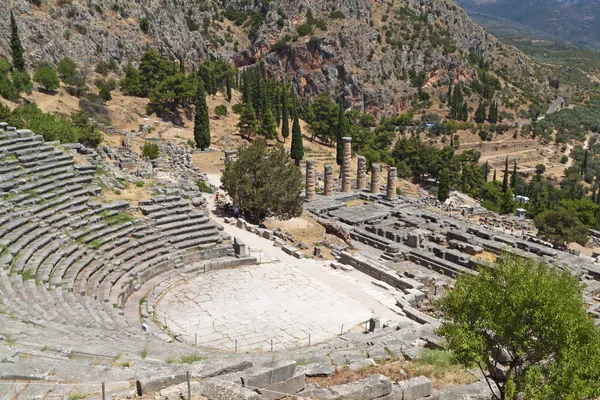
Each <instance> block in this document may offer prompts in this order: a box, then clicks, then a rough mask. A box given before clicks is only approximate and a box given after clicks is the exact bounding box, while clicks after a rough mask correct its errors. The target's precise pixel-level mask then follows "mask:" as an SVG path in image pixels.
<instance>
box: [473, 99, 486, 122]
mask: <svg viewBox="0 0 600 400" xmlns="http://www.w3.org/2000/svg"><path fill="white" fill-rule="evenodd" d="M475 122H477V123H478V124H483V123H484V122H485V104H484V102H483V101H482V102H481V103H479V107H477V111H475Z"/></svg>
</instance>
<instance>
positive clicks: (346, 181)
mask: <svg viewBox="0 0 600 400" xmlns="http://www.w3.org/2000/svg"><path fill="white" fill-rule="evenodd" d="M342 142H343V144H344V154H343V156H344V158H343V161H342V192H344V193H347V192H349V191H350V190H351V189H352V183H351V182H352V181H351V177H350V175H351V174H352V168H351V167H350V163H351V162H352V138H351V137H343V138H342Z"/></svg>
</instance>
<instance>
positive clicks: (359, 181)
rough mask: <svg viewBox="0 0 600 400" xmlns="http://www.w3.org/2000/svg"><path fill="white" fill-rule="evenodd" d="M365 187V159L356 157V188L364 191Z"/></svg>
mask: <svg viewBox="0 0 600 400" xmlns="http://www.w3.org/2000/svg"><path fill="white" fill-rule="evenodd" d="M366 187H367V159H366V158H365V157H363V156H358V172H357V176H356V188H357V189H358V190H365V188H366Z"/></svg>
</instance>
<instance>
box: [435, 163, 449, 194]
mask: <svg viewBox="0 0 600 400" xmlns="http://www.w3.org/2000/svg"><path fill="white" fill-rule="evenodd" d="M448 197H450V173H449V172H448V168H444V169H443V170H442V173H441V174H440V180H439V182H438V193H437V198H438V200H439V201H441V202H442V203H443V202H445V201H446V200H447V199H448Z"/></svg>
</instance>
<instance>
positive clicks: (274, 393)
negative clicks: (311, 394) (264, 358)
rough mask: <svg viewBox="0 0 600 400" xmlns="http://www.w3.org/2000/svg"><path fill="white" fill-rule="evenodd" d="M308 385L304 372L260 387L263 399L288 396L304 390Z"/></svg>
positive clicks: (272, 399) (274, 399)
mask: <svg viewBox="0 0 600 400" xmlns="http://www.w3.org/2000/svg"><path fill="white" fill-rule="evenodd" d="M305 386H306V376H305V375H304V374H300V375H296V376H294V377H291V378H289V379H286V380H285V381H282V382H278V383H274V384H273V385H269V386H267V387H266V388H263V389H260V390H259V393H260V394H262V396H263V399H266V400H279V399H281V398H283V397H286V396H292V395H295V394H296V393H298V392H300V391H302V390H304V387H305Z"/></svg>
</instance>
